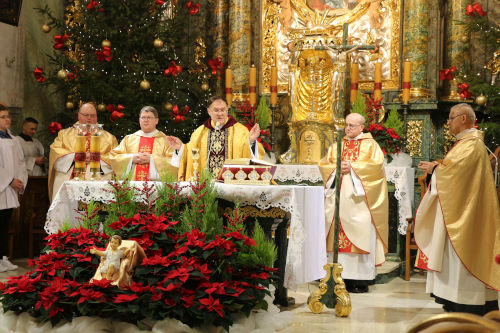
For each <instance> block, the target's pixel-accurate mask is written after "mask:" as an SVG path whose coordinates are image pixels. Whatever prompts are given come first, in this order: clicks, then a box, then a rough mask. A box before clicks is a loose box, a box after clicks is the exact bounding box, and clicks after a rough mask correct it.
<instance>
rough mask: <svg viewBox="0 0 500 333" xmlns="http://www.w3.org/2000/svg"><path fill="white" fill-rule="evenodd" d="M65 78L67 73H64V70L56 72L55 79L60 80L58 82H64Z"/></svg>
mask: <svg viewBox="0 0 500 333" xmlns="http://www.w3.org/2000/svg"><path fill="white" fill-rule="evenodd" d="M66 77H68V72H66V70H65V69H60V70H59V71H58V72H57V78H58V79H60V80H64V79H65V78H66Z"/></svg>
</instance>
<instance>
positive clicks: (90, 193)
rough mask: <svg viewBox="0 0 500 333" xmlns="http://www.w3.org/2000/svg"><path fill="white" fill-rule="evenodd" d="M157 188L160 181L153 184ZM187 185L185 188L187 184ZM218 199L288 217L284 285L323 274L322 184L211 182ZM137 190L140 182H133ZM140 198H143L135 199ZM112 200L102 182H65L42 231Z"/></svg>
mask: <svg viewBox="0 0 500 333" xmlns="http://www.w3.org/2000/svg"><path fill="white" fill-rule="evenodd" d="M154 184H155V186H161V182H155V183H154ZM185 184H188V183H187V182H186V183H185ZM214 184H215V187H216V190H217V196H218V197H219V198H221V199H225V200H228V201H231V202H238V203H239V204H240V205H253V206H256V207H258V208H261V209H266V208H270V207H279V208H281V209H283V210H284V211H286V212H289V213H290V216H291V218H290V231H289V235H288V237H289V238H288V251H287V258H286V266H285V281H284V286H285V287H286V288H290V289H296V288H297V286H298V285H299V284H303V283H306V282H310V281H313V280H317V279H320V278H322V277H323V276H324V275H325V272H324V270H323V265H324V264H326V242H325V241H324V240H325V239H326V236H325V222H324V219H325V218H324V212H325V209H324V189H323V187H321V186H298V185H279V186H275V185H271V186H257V185H254V186H252V185H232V184H222V183H214ZM131 185H132V186H134V187H136V188H141V187H143V186H144V182H131ZM136 199H137V200H141V198H136ZM113 200H114V195H113V192H112V191H111V186H110V185H109V184H108V182H105V181H66V182H64V184H63V186H61V189H60V190H59V192H58V193H57V194H56V196H55V198H54V200H53V201H52V204H51V206H50V208H49V210H48V212H47V221H46V224H45V231H47V233H49V234H52V233H56V232H57V231H58V230H59V229H60V228H61V227H62V225H63V222H64V221H68V222H69V223H70V224H75V221H76V219H75V217H77V216H78V214H77V213H76V209H77V207H78V202H79V201H82V202H86V203H89V202H91V201H99V202H103V203H109V202H111V201H113Z"/></svg>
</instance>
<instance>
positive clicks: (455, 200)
mask: <svg viewBox="0 0 500 333" xmlns="http://www.w3.org/2000/svg"><path fill="white" fill-rule="evenodd" d="M457 138H458V141H457V142H456V143H455V145H454V146H453V147H452V148H451V150H450V151H449V152H448V154H446V156H445V157H444V159H443V161H442V162H441V163H439V164H438V166H437V167H436V168H435V170H434V174H433V182H432V183H431V188H430V190H428V191H427V192H426V193H425V196H424V197H423V198H422V201H421V202H420V205H419V207H418V209H417V212H416V215H415V241H416V243H417V245H418V247H419V250H420V251H419V258H418V260H417V267H420V268H424V269H429V270H433V271H438V272H440V271H441V268H442V267H441V266H442V261H443V251H444V243H443V242H440V241H438V240H439V239H440V238H442V239H443V240H446V237H448V239H449V241H450V242H451V245H452V246H453V249H454V250H455V253H456V254H457V256H458V257H459V258H460V261H461V262H462V264H463V265H464V266H465V268H466V269H467V271H469V273H470V274H472V275H473V276H474V277H476V278H477V279H479V280H480V281H481V282H483V283H484V284H485V285H487V286H489V287H492V288H494V289H496V290H500V265H498V264H496V263H495V255H497V254H499V253H500V208H499V205H498V200H497V197H496V190H495V185H494V181H493V174H492V172H491V166H490V161H489V158H488V153H487V151H486V147H485V145H484V143H483V140H484V133H483V132H481V131H478V130H476V129H472V130H470V131H467V132H462V133H459V134H458V135H457ZM432 185H435V188H432ZM436 193H437V196H436ZM434 198H437V200H435V199H434ZM433 240H435V241H433ZM422 254H423V255H422Z"/></svg>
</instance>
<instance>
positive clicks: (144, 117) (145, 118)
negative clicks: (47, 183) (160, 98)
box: [139, 117, 156, 120]
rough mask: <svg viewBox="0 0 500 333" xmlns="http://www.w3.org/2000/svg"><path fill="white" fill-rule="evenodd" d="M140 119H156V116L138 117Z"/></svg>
mask: <svg viewBox="0 0 500 333" xmlns="http://www.w3.org/2000/svg"><path fill="white" fill-rule="evenodd" d="M139 119H140V120H153V119H156V117H140V118H139Z"/></svg>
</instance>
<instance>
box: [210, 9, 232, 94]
mask: <svg viewBox="0 0 500 333" xmlns="http://www.w3.org/2000/svg"><path fill="white" fill-rule="evenodd" d="M228 11H229V3H228V0H216V1H215V6H214V12H213V13H214V24H215V26H214V32H215V33H214V35H215V41H214V58H217V57H220V58H221V59H222V62H223V63H224V65H225V66H227V35H228V30H229V28H228V24H227V23H228V14H227V13H228ZM217 79H218V80H217V82H219V84H218V85H217V87H216V92H217V95H218V96H221V95H223V94H224V85H223V82H224V81H222V74H221V72H220V71H217Z"/></svg>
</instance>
